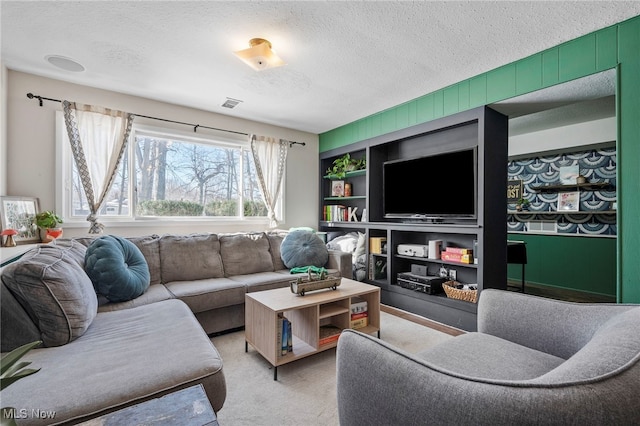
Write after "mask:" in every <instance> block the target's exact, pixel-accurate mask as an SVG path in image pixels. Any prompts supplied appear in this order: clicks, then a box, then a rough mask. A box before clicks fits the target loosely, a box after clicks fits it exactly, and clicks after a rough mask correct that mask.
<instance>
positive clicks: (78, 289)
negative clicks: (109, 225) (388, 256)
mask: <svg viewBox="0 0 640 426" xmlns="http://www.w3.org/2000/svg"><path fill="white" fill-rule="evenodd" d="M285 235H286V233H284V232H271V233H263V232H260V233H238V234H192V235H163V236H158V235H149V236H144V237H132V238H128V240H129V241H131V242H132V243H134V244H135V245H136V246H137V247H138V248H139V249H140V251H141V252H142V254H143V255H144V258H145V260H146V262H147V264H148V267H149V273H150V281H151V282H150V286H149V287H148V289H147V290H146V291H145V292H144V294H142V295H141V296H139V297H137V298H135V299H133V300H129V301H126V302H118V303H112V302H109V301H108V300H106V299H104V298H103V297H99V296H97V295H96V293H95V291H93V286H92V283H91V280H90V279H89V278H88V276H87V275H86V273H85V272H84V256H85V253H86V250H87V246H89V245H90V243H91V242H92V241H93V239H91V238H78V239H73V240H58V241H56V242H55V243H54V244H48V245H40V246H38V247H37V248H35V249H32V250H30V251H29V252H27V253H26V254H25V255H24V256H23V257H22V258H21V259H20V260H18V261H16V262H14V263H12V264H10V265H8V266H7V267H5V268H4V269H3V270H2V275H1V278H2V287H1V292H0V302H1V308H0V313H1V323H0V327H1V328H2V335H1V340H2V352H8V351H9V350H12V349H13V348H15V347H17V346H19V345H21V344H24V343H28V342H32V341H35V340H42V341H43V342H44V346H45V347H42V348H38V349H34V350H32V351H31V352H29V353H28V354H27V356H26V357H25V359H26V360H28V361H31V362H32V365H31V366H32V367H34V368H41V370H40V371H39V372H38V373H36V374H34V375H31V376H29V377H26V378H24V379H22V380H19V381H17V382H15V383H14V384H12V385H11V386H10V387H8V388H6V389H5V390H3V391H2V406H10V407H14V408H16V409H26V410H27V411H26V412H27V413H33V412H34V411H32V409H38V410H43V411H45V412H46V411H53V412H55V417H54V418H53V419H50V418H49V419H41V418H37V417H36V416H32V415H27V416H26V418H23V419H21V420H20V422H19V424H54V423H55V424H58V423H70V424H73V423H77V422H80V421H83V420H86V419H89V418H93V417H97V416H100V415H102V414H105V413H107V412H111V411H115V410H118V409H120V408H123V407H125V406H128V405H132V404H136V403H139V402H142V401H144V400H148V399H152V398H157V397H160V396H162V395H164V394H167V393H170V392H174V391H176V390H179V389H182V388H186V387H189V386H192V385H194V384H202V385H203V387H204V389H205V391H206V393H207V396H208V398H209V400H210V401H211V404H212V406H213V408H214V410H216V411H218V410H220V409H221V408H222V406H223V404H224V400H225V398H226V386H227V384H226V381H225V378H224V373H223V360H222V359H221V357H220V354H219V353H218V352H217V350H216V348H215V347H214V346H213V344H212V343H211V340H210V338H209V336H208V334H212V333H216V332H221V331H225V330H230V329H234V328H238V327H242V326H243V325H244V295H245V293H247V292H253V291H260V290H266V289H271V288H277V287H284V286H288V285H289V283H290V281H291V280H292V279H293V278H292V275H291V274H290V271H289V270H288V269H287V268H286V267H285V266H284V264H283V263H282V260H281V257H280V251H279V248H280V244H281V242H282V240H283V238H284V237H285ZM326 267H327V268H328V269H329V270H330V272H332V273H333V274H334V275H337V274H340V275H342V276H347V277H350V276H351V254H349V253H342V252H335V251H331V250H330V251H329V261H328V263H327V265H326Z"/></svg>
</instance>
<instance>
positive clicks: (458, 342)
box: [417, 333, 564, 380]
mask: <svg viewBox="0 0 640 426" xmlns="http://www.w3.org/2000/svg"><path fill="white" fill-rule="evenodd" d="M417 356H418V357H419V358H422V359H425V360H427V361H429V362H430V363H432V364H433V365H437V366H439V367H442V368H443V369H445V370H447V371H449V372H451V373H454V374H459V375H463V376H466V377H473V378H482V379H494V380H527V379H533V378H536V377H538V376H541V375H543V374H545V373H547V372H549V371H551V370H553V369H554V368H556V367H557V366H558V365H560V364H562V363H563V362H564V359H562V358H559V357H556V356H554V355H549V354H547V353H544V352H540V351H537V350H535V349H529V348H527V347H525V346H521V345H518V344H517V343H513V342H510V341H508V340H504V339H501V338H499V337H495V336H492V335H490V334H484V333H467V334H463V335H460V336H457V337H456V338H455V339H450V340H447V341H446V342H444V343H441V344H439V345H436V346H434V347H432V348H430V349H427V350H426V351H424V352H421V353H419V354H417Z"/></svg>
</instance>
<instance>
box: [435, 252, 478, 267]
mask: <svg viewBox="0 0 640 426" xmlns="http://www.w3.org/2000/svg"><path fill="white" fill-rule="evenodd" d="M440 259H442V260H446V261H447V262H456V263H467V264H471V263H473V255H472V254H458V253H450V252H448V251H446V250H445V251H443V252H442V253H440Z"/></svg>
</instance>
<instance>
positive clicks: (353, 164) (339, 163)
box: [327, 152, 367, 179]
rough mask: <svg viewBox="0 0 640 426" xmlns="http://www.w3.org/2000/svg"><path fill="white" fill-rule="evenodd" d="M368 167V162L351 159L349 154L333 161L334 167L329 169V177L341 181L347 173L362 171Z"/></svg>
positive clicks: (362, 159) (361, 159)
mask: <svg viewBox="0 0 640 426" xmlns="http://www.w3.org/2000/svg"><path fill="white" fill-rule="evenodd" d="M366 166H367V160H365V159H364V158H360V159H356V158H351V154H349V153H348V152H347V153H346V154H345V155H343V156H342V157H340V158H336V159H335V160H333V166H331V167H329V168H328V169H327V175H328V176H329V177H330V178H334V179H341V178H343V177H345V176H346V175H347V172H351V171H354V170H362V169H364V168H365V167H366Z"/></svg>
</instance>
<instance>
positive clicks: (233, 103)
mask: <svg viewBox="0 0 640 426" xmlns="http://www.w3.org/2000/svg"><path fill="white" fill-rule="evenodd" d="M240 102H242V101H241V100H240V99H233V98H227V100H226V101H225V102H224V103H223V104H222V106H223V107H225V108H229V109H231V108H235V107H236V106H238V104H239V103H240Z"/></svg>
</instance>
